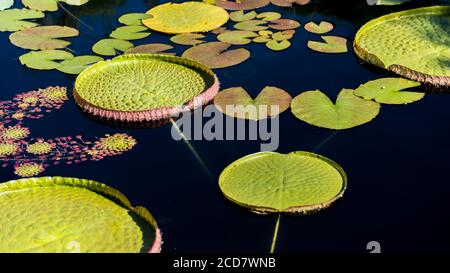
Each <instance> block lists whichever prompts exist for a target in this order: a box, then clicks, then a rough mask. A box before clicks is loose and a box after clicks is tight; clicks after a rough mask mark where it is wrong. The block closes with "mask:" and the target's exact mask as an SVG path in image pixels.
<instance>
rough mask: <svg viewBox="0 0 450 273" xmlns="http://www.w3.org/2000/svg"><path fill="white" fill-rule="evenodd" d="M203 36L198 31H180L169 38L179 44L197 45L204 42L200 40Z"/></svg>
mask: <svg viewBox="0 0 450 273" xmlns="http://www.w3.org/2000/svg"><path fill="white" fill-rule="evenodd" d="M203 38H205V35H203V34H200V33H182V34H178V35H175V36H172V37H171V38H170V40H171V41H172V42H174V43H176V44H179V45H198V44H201V43H204V42H205V41H203V40H201V39H203Z"/></svg>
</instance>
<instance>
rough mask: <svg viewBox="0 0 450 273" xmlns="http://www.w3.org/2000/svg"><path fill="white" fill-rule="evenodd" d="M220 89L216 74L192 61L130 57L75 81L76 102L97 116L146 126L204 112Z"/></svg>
mask: <svg viewBox="0 0 450 273" xmlns="http://www.w3.org/2000/svg"><path fill="white" fill-rule="evenodd" d="M143 71H145V73H143ZM218 90H219V83H218V80H217V78H216V76H215V75H214V73H213V72H212V71H211V70H210V69H209V68H207V67H206V66H204V65H201V64H199V63H197V62H194V61H192V60H189V59H185V58H179V57H173V56H167V55H155V54H127V55H123V56H119V57H116V58H114V59H112V60H108V61H102V62H98V63H96V64H95V65H92V66H90V67H89V68H88V69H86V70H84V71H83V72H82V73H81V74H80V75H79V76H78V77H77V80H76V82H75V90H74V98H75V101H76V103H77V104H78V105H80V107H81V108H82V109H84V110H85V111H87V112H88V113H90V114H92V115H94V116H100V117H104V118H108V119H113V120H117V121H124V122H143V121H153V120H161V119H166V118H169V117H172V116H174V115H177V114H179V113H181V112H182V111H185V110H187V109H194V108H197V107H200V106H201V105H203V104H205V103H207V102H209V101H210V100H212V99H213V98H214V96H215V95H216V93H217V91H218Z"/></svg>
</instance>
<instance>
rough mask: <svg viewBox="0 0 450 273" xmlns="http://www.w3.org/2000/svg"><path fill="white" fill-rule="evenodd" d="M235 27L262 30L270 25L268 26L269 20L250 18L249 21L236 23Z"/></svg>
mask: <svg viewBox="0 0 450 273" xmlns="http://www.w3.org/2000/svg"><path fill="white" fill-rule="evenodd" d="M234 28H235V29H239V30H247V31H260V30H265V29H268V28H269V27H268V26H267V21H263V20H248V21H243V22H239V23H237V24H235V25H234Z"/></svg>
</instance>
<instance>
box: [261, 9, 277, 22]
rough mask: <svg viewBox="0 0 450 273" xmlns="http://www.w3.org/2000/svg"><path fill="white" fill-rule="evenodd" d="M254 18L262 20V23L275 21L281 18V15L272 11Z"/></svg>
mask: <svg viewBox="0 0 450 273" xmlns="http://www.w3.org/2000/svg"><path fill="white" fill-rule="evenodd" d="M256 18H258V19H260V20H263V21H268V22H270V21H275V20H278V19H280V18H281V14H280V13H278V12H274V11H266V12H262V13H260V14H258V15H257V16H256Z"/></svg>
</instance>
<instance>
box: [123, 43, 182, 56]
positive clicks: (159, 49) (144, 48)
mask: <svg viewBox="0 0 450 273" xmlns="http://www.w3.org/2000/svg"><path fill="white" fill-rule="evenodd" d="M171 49H173V46H171V45H168V44H157V43H155V44H145V45H140V46H136V47H132V48H130V49H128V50H127V51H126V54H164V55H171V56H174V55H175V53H171V52H166V51H167V50H171Z"/></svg>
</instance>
